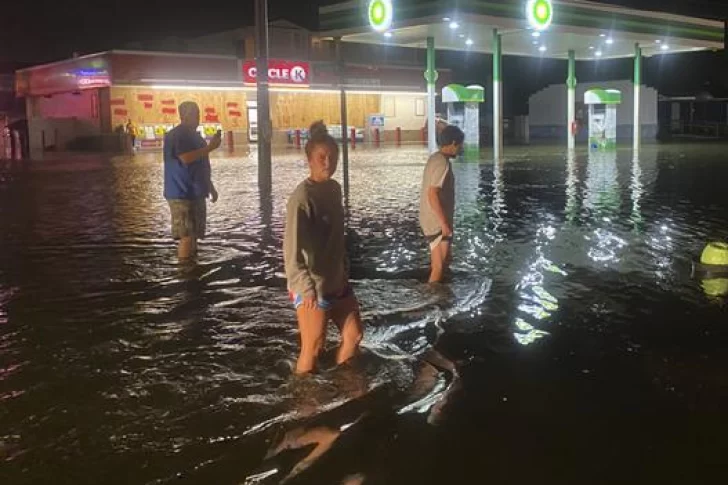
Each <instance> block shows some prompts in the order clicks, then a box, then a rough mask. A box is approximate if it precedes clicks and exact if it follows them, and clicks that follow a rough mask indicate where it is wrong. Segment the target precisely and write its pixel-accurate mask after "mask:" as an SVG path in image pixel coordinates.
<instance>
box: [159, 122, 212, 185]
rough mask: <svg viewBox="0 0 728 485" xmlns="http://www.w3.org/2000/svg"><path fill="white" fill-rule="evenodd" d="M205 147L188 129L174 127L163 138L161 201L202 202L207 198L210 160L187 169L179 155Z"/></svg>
mask: <svg viewBox="0 0 728 485" xmlns="http://www.w3.org/2000/svg"><path fill="white" fill-rule="evenodd" d="M205 146H207V144H206V143H205V140H203V139H202V136H200V134H199V133H198V132H197V131H195V130H193V129H192V128H190V127H188V126H184V125H178V126H176V127H175V128H173V129H172V130H170V131H169V133H167V134H166V135H165V136H164V198H165V199H204V198H206V197H207V196H208V195H210V158H209V157H207V156H204V157H202V158H200V159H199V160H195V161H194V162H192V163H191V164H189V165H185V164H184V163H182V160H180V159H179V155H180V154H182V153H187V152H192V151H195V150H197V149H199V148H203V147H205Z"/></svg>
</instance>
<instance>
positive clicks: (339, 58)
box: [335, 37, 349, 205]
mask: <svg viewBox="0 0 728 485" xmlns="http://www.w3.org/2000/svg"><path fill="white" fill-rule="evenodd" d="M335 42H336V65H337V69H338V71H339V89H340V90H341V101H340V104H341V158H342V160H343V172H344V200H345V201H346V204H347V205H348V203H349V126H348V125H347V123H346V118H347V114H346V88H345V86H344V85H345V84H346V82H345V80H346V72H345V71H346V67H345V65H344V56H343V53H342V47H341V37H337V38H336V40H335Z"/></svg>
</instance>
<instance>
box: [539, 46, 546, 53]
mask: <svg viewBox="0 0 728 485" xmlns="http://www.w3.org/2000/svg"><path fill="white" fill-rule="evenodd" d="M538 50H539V51H540V52H546V46H545V45H542V46H541V47H539V48H538Z"/></svg>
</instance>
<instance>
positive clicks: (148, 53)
mask: <svg viewBox="0 0 728 485" xmlns="http://www.w3.org/2000/svg"><path fill="white" fill-rule="evenodd" d="M114 54H121V55H135V56H166V57H194V58H202V59H225V60H237V57H235V56H226V55H220V54H196V53H193V52H189V53H188V52H165V51H135V50H124V49H118V50H109V51H101V52H94V53H93V54H85V55H83V56H78V57H69V58H68V59H62V60H60V61H54V62H48V63H45V64H38V65H35V66H31V67H25V68H23V69H17V70H16V71H15V72H17V73H21V72H29V71H35V70H38V69H45V68H47V67H52V66H58V65H60V64H66V63H69V62H73V61H77V60H79V59H91V58H93V57H100V56H109V55H114Z"/></svg>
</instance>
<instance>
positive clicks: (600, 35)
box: [599, 34, 607, 37]
mask: <svg viewBox="0 0 728 485" xmlns="http://www.w3.org/2000/svg"><path fill="white" fill-rule="evenodd" d="M606 36H607V34H599V37H606Z"/></svg>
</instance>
